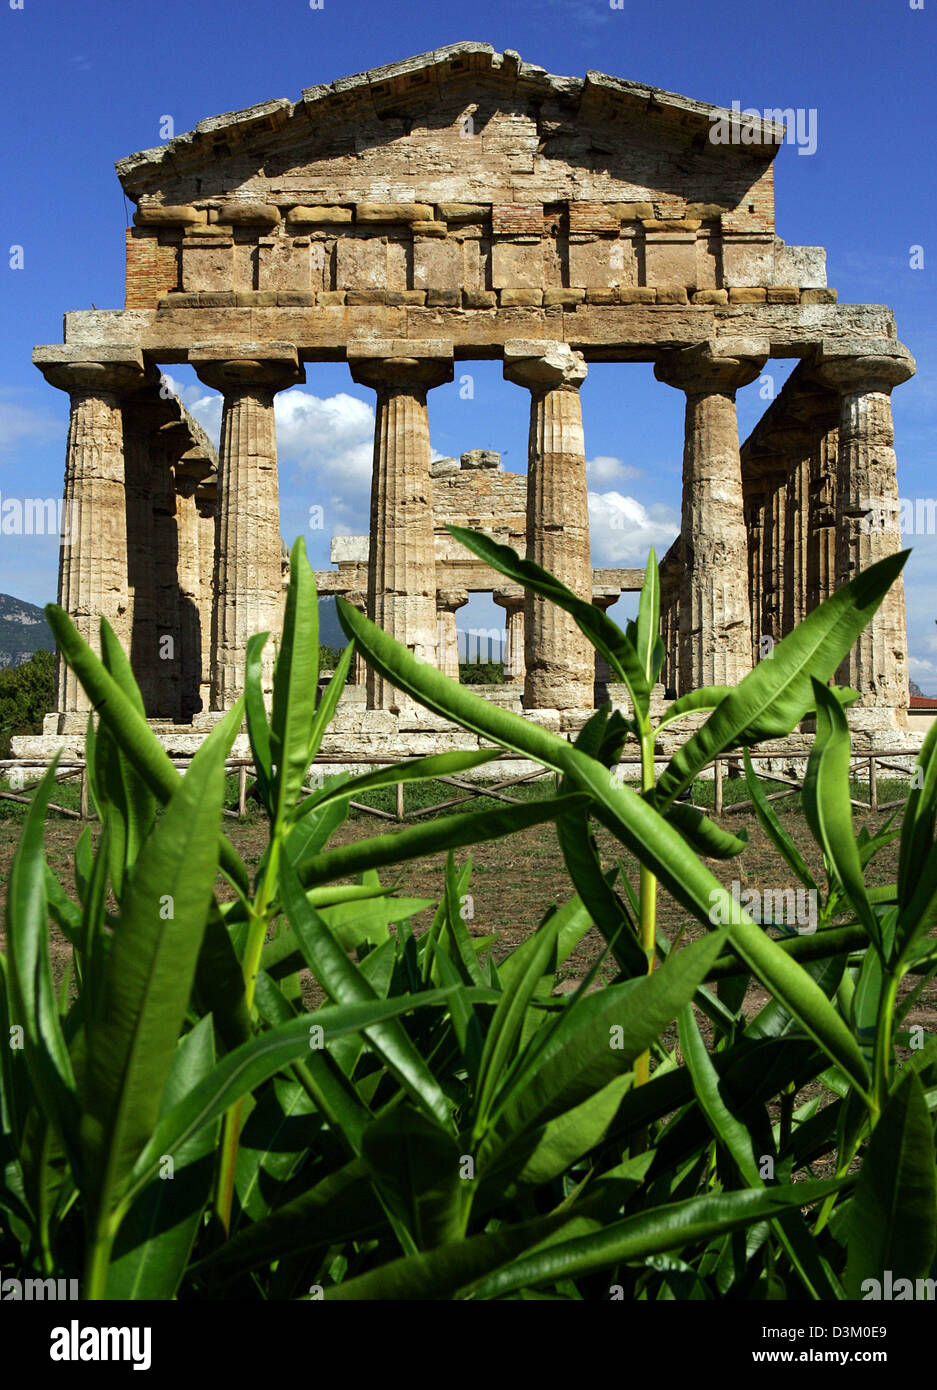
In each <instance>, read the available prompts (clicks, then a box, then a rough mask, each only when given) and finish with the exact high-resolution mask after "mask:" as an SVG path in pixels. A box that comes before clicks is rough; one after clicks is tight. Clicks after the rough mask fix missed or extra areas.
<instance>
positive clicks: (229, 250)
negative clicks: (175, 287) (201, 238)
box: [182, 241, 234, 291]
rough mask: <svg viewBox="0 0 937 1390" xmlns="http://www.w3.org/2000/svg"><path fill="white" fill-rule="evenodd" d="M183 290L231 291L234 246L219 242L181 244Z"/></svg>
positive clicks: (228, 242) (232, 286)
mask: <svg viewBox="0 0 937 1390" xmlns="http://www.w3.org/2000/svg"><path fill="white" fill-rule="evenodd" d="M182 288H183V290H187V291H191V290H233V289H234V244H233V242H231V241H220V242H215V243H209V244H206V245H190V244H189V243H188V242H183V244H182Z"/></svg>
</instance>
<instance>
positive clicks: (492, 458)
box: [459, 449, 501, 468]
mask: <svg viewBox="0 0 937 1390" xmlns="http://www.w3.org/2000/svg"><path fill="white" fill-rule="evenodd" d="M459 464H460V467H462V468H500V467H501V455H500V454H499V453H497V452H496V451H495V450H494V449H466V451H465V453H464V454H463V455H462V456H461V458H460V460H459Z"/></svg>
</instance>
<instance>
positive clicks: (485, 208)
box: [436, 203, 491, 222]
mask: <svg viewBox="0 0 937 1390" xmlns="http://www.w3.org/2000/svg"><path fill="white" fill-rule="evenodd" d="M490 212H491V204H490V203H437V204H436V213H437V215H438V216H439V217H441V218H443V219H444V220H445V221H446V222H481V221H482V220H483V218H486V217H487V216H488V214H489V213H490Z"/></svg>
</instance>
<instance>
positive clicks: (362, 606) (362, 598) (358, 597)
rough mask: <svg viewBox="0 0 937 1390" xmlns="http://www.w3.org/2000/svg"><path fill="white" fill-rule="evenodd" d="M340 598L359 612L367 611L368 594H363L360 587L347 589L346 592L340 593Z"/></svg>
mask: <svg viewBox="0 0 937 1390" xmlns="http://www.w3.org/2000/svg"><path fill="white" fill-rule="evenodd" d="M342 598H343V599H344V600H345V602H346V603H347V604H350V605H351V607H352V608H357V610H358V612H359V613H367V611H368V596H367V594H363V593H362V592H361V590H360V589H349V590H348V591H347V593H344V594H342Z"/></svg>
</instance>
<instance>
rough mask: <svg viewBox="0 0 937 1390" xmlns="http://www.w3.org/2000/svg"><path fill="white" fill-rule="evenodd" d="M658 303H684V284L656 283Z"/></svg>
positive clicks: (685, 299) (685, 295)
mask: <svg viewBox="0 0 937 1390" xmlns="http://www.w3.org/2000/svg"><path fill="white" fill-rule="evenodd" d="M657 302H658V304H686V302H687V292H686V285H658V286H657Z"/></svg>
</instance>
